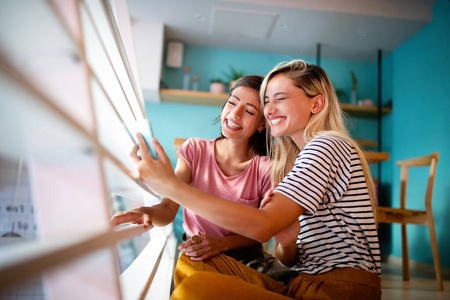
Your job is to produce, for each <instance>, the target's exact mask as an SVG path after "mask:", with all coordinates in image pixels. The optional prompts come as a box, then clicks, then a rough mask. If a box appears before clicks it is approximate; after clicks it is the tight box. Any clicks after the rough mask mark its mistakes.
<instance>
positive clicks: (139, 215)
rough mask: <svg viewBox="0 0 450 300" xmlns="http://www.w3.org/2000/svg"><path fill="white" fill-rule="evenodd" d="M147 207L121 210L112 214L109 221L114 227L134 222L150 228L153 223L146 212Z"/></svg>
mask: <svg viewBox="0 0 450 300" xmlns="http://www.w3.org/2000/svg"><path fill="white" fill-rule="evenodd" d="M146 209H148V208H147V207H139V208H135V209H132V210H127V211H119V212H118V213H116V214H115V215H114V216H112V218H111V220H110V221H109V222H110V224H111V225H112V226H113V227H114V226H117V225H120V224H125V223H132V224H144V228H145V229H148V228H150V226H151V225H152V220H151V218H150V215H149V214H148V213H147V212H146Z"/></svg>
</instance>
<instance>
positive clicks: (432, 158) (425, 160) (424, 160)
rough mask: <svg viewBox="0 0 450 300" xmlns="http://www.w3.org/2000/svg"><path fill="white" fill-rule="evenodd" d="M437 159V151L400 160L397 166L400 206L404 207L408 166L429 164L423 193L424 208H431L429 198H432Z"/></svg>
mask: <svg viewBox="0 0 450 300" xmlns="http://www.w3.org/2000/svg"><path fill="white" fill-rule="evenodd" d="M438 160H439V152H434V153H431V154H430V155H427V156H422V157H417V158H412V159H407V160H401V161H398V162H397V166H400V167H401V172H400V208H402V209H405V208H406V188H407V183H408V168H410V167H424V166H430V172H429V174H428V183H427V190H426V193H425V209H426V210H427V211H428V210H431V200H432V198H433V188H434V178H435V176H436V165H437V162H438Z"/></svg>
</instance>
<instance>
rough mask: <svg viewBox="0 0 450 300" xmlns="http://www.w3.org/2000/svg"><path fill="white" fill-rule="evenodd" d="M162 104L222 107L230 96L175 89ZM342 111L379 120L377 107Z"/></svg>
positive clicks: (385, 110)
mask: <svg viewBox="0 0 450 300" xmlns="http://www.w3.org/2000/svg"><path fill="white" fill-rule="evenodd" d="M160 93H161V100H162V102H173V103H184V104H202V105H216V106H222V105H223V103H224V102H225V100H226V99H227V98H228V94H212V93H209V92H202V91H185V90H175V89H161V90H160ZM340 106H341V108H342V110H343V111H344V112H345V113H347V114H348V115H350V116H352V117H359V118H373V119H376V118H377V107H376V106H371V107H368V106H357V105H351V104H347V103H341V104H340ZM391 112H392V109H390V108H383V109H382V113H383V114H388V113H391Z"/></svg>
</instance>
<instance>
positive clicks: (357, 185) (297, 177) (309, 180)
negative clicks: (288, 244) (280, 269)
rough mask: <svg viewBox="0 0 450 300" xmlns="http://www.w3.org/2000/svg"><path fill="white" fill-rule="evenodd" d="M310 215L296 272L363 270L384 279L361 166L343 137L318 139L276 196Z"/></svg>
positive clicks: (300, 241)
mask: <svg viewBox="0 0 450 300" xmlns="http://www.w3.org/2000/svg"><path fill="white" fill-rule="evenodd" d="M275 191H276V192H279V193H281V194H283V195H285V196H286V197H288V198H290V199H291V200H293V201H295V202H296V203H298V204H299V205H301V206H302V207H303V208H304V209H305V213H304V214H303V215H301V216H300V217H299V221H300V226H301V230H300V233H299V235H298V239H297V247H298V260H297V265H296V266H295V269H296V270H298V271H299V272H301V273H306V274H321V273H324V272H328V271H331V270H333V269H336V268H346V267H350V268H358V269H362V270H367V271H370V272H373V273H375V274H377V275H380V248H379V245H378V235H377V231H376V227H375V222H374V217H373V212H372V207H371V204H370V198H369V193H368V191H367V185H366V181H365V178H364V174H363V170H362V166H361V161H360V159H359V156H358V154H357V152H356V150H355V148H354V147H353V146H351V144H350V143H349V142H348V141H346V140H344V139H342V138H338V137H332V136H322V137H318V138H315V139H313V140H312V141H311V142H309V143H308V144H307V145H306V147H305V148H304V149H303V150H302V151H301V153H300V154H299V156H298V157H297V159H296V161H295V165H294V167H293V169H292V171H291V172H289V174H287V175H286V177H285V178H284V179H283V181H282V182H281V183H280V184H279V185H278V187H277V188H276V190H275Z"/></svg>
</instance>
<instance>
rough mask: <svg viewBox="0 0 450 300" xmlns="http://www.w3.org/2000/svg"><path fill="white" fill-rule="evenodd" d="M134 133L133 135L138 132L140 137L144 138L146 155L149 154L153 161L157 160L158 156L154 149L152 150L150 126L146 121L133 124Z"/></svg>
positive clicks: (151, 130) (151, 129)
mask: <svg viewBox="0 0 450 300" xmlns="http://www.w3.org/2000/svg"><path fill="white" fill-rule="evenodd" d="M134 131H135V134H136V133H137V132H140V133H141V134H142V136H143V137H144V140H145V143H146V144H147V148H148V153H149V154H150V156H151V157H153V159H159V156H158V154H157V153H156V151H155V149H154V148H153V144H152V140H153V137H154V135H153V128H152V124H151V123H150V121H149V120H148V119H144V120H138V121H136V122H135V123H134Z"/></svg>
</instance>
